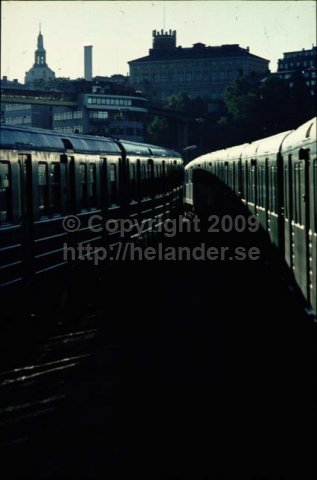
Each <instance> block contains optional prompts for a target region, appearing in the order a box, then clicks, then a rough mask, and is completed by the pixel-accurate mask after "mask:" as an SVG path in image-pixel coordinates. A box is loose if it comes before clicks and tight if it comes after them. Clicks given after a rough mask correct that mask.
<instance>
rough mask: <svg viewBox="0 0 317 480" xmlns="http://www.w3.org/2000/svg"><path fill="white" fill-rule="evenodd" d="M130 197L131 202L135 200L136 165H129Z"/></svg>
mask: <svg viewBox="0 0 317 480" xmlns="http://www.w3.org/2000/svg"><path fill="white" fill-rule="evenodd" d="M129 169H130V197H131V200H134V201H136V199H137V178H136V164H135V163H130V165H129Z"/></svg>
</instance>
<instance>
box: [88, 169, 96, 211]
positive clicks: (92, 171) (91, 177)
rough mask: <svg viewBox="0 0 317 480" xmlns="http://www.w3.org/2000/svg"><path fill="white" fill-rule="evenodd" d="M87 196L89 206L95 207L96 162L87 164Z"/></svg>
mask: <svg viewBox="0 0 317 480" xmlns="http://www.w3.org/2000/svg"><path fill="white" fill-rule="evenodd" d="M88 196H89V206H90V208H96V206H97V183H96V164H95V163H90V164H89V184H88Z"/></svg>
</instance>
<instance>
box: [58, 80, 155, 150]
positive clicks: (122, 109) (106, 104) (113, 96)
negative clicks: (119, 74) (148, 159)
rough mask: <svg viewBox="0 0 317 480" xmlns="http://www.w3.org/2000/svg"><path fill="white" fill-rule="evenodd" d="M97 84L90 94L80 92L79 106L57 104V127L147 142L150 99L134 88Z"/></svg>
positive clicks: (93, 86) (69, 130) (64, 131)
mask: <svg viewBox="0 0 317 480" xmlns="http://www.w3.org/2000/svg"><path fill="white" fill-rule="evenodd" d="M122 90H123V89H122V88H119V89H118V90H117V89H116V85H115V84H113V85H111V88H109V85H105V86H104V88H103V87H102V86H100V82H98V85H94V82H92V90H91V92H90V93H79V94H78V96H77V105H76V107H75V108H73V109H70V108H69V107H54V109H53V117H52V128H53V130H55V131H57V132H61V133H74V132H75V133H83V134H88V135H104V136H106V135H111V136H114V137H120V138H122V139H126V140H133V141H139V142H142V141H144V135H145V125H146V115H147V100H146V99H145V98H144V97H142V96H140V95H137V94H136V93H135V92H134V91H133V90H131V88H129V90H126V91H125V92H123V91H122Z"/></svg>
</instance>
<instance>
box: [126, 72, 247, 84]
mask: <svg viewBox="0 0 317 480" xmlns="http://www.w3.org/2000/svg"><path fill="white" fill-rule="evenodd" d="M239 74H240V71H239V70H233V71H211V72H208V71H204V72H179V73H177V74H174V73H168V74H167V73H164V72H161V73H152V74H151V76H150V75H149V74H147V73H144V74H143V75H142V76H141V75H138V76H136V77H135V81H136V82H139V83H140V82H142V81H145V80H151V81H153V82H167V81H168V82H169V81H178V82H184V81H185V82H191V81H193V80H223V79H225V78H228V79H233V78H236V77H237V76H238V75H239Z"/></svg>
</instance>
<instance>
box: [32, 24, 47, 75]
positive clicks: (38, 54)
mask: <svg viewBox="0 0 317 480" xmlns="http://www.w3.org/2000/svg"><path fill="white" fill-rule="evenodd" d="M34 65H45V66H46V50H45V48H44V44H43V35H42V33H41V27H40V32H39V35H38V37H37V49H36V50H35V53H34Z"/></svg>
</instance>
